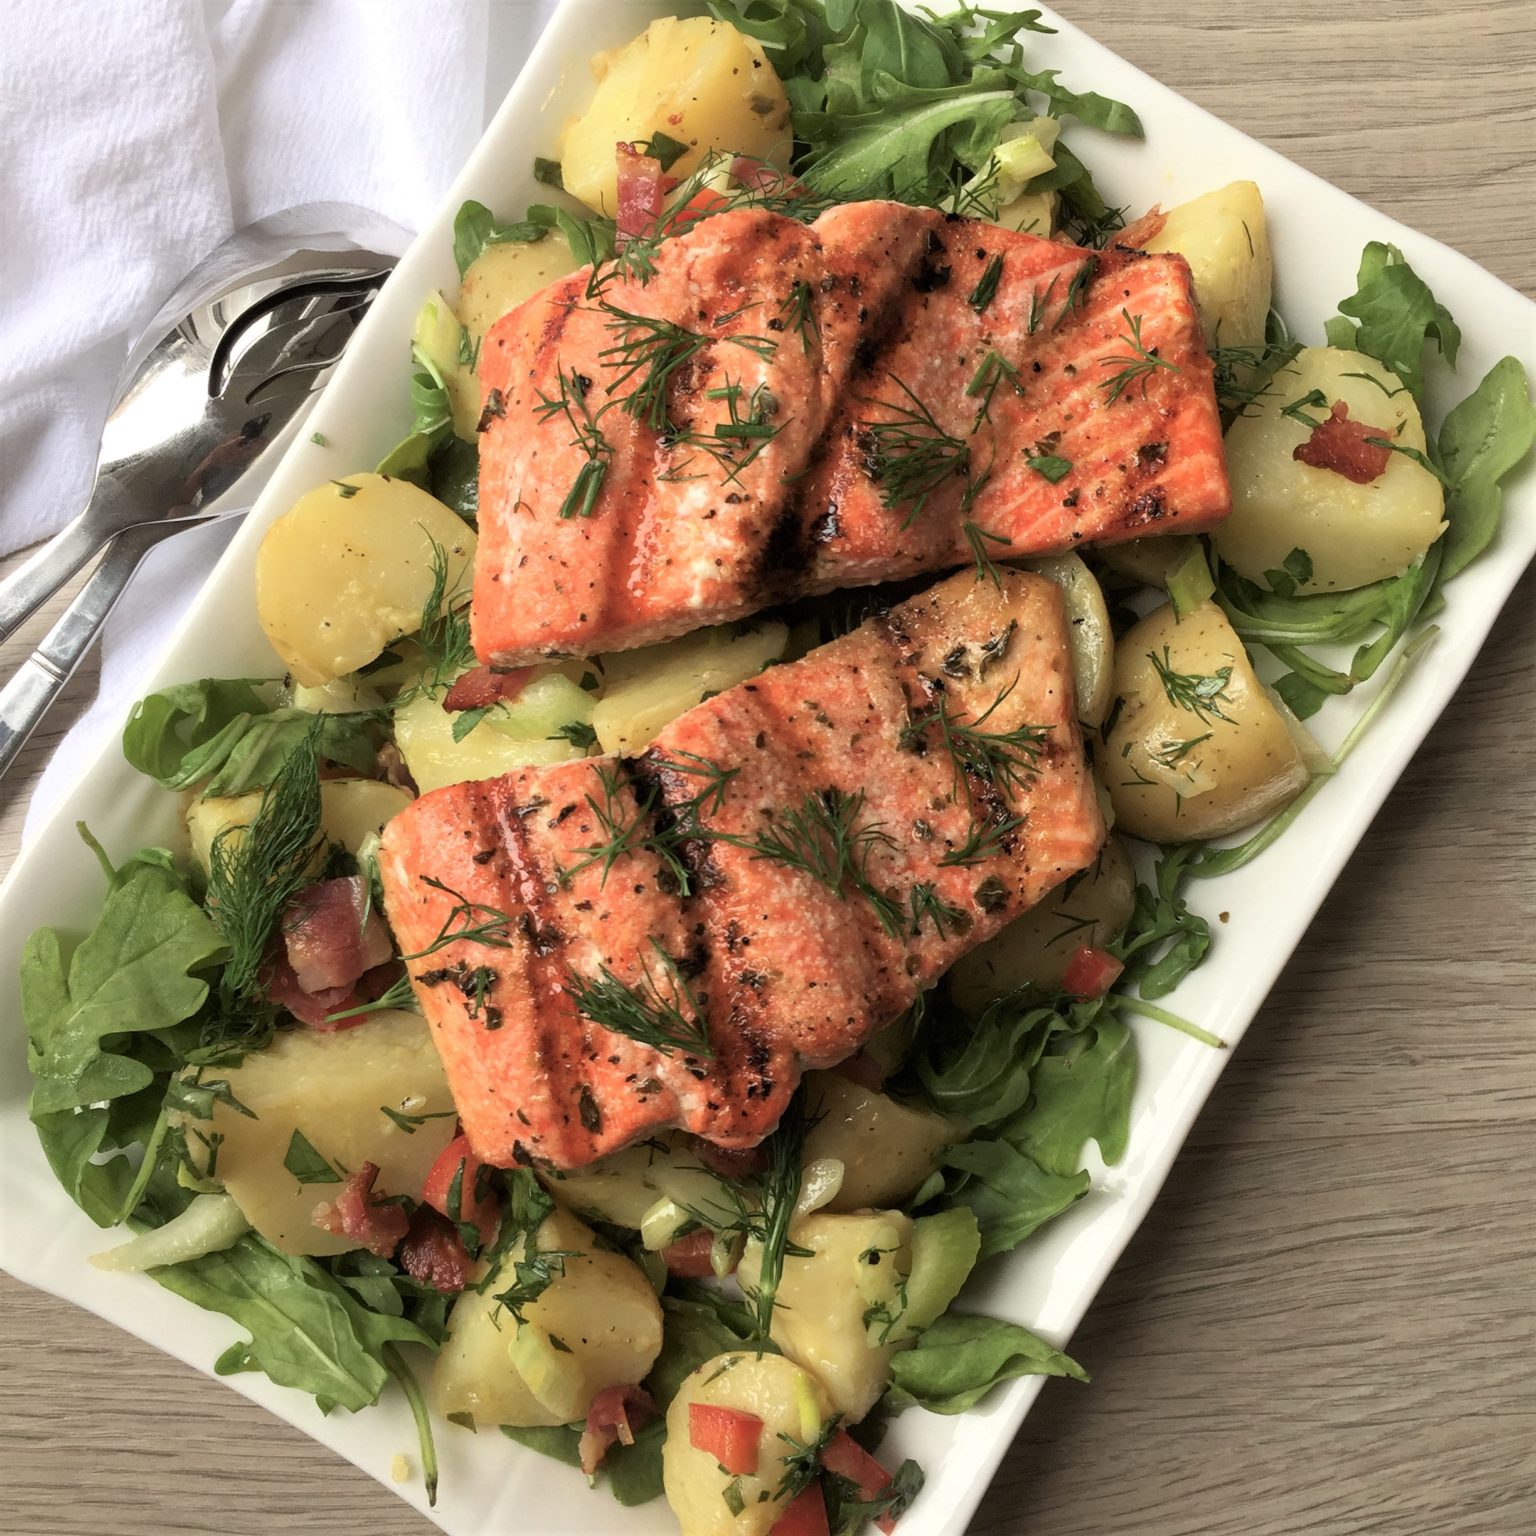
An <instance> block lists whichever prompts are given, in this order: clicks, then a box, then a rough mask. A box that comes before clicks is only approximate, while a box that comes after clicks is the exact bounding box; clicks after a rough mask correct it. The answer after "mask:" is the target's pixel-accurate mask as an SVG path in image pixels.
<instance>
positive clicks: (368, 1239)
mask: <svg viewBox="0 0 1536 1536" xmlns="http://www.w3.org/2000/svg"><path fill="white" fill-rule="evenodd" d="M378 1176H379V1165H378V1164H377V1163H364V1164H363V1166H362V1167H361V1168H359V1169H358V1170H357V1172H356V1173H354V1174H350V1175H349V1176H348V1177H347V1179H346V1181H345V1182H344V1183H343V1184H342V1186H341V1191H340V1193H339V1194H338V1195H337V1196H336V1199H335V1201H334V1203H333V1202H329V1201H325V1202H322V1203H321V1204H319V1205H317V1206H316V1207H315V1213H314V1217H313V1220H314V1223H315V1225H316V1226H317V1227H319V1228H320V1229H321V1230H322V1231H324V1232H330V1233H332V1234H333V1235H334V1236H336V1237H345V1238H348V1239H350V1240H351V1241H352V1242H354V1243H356V1244H357V1246H358V1247H359V1248H366V1249H367V1250H368V1251H369V1253H372V1254H377V1255H378V1257H379V1258H381V1259H387V1258H388V1257H389V1256H390V1254H392V1253H393V1252H394V1251H395V1248H396V1246H397V1245H398V1244H399V1242H400V1240H401V1238H403V1237H404V1236H405V1233H406V1228H407V1227H408V1226H409V1225H410V1220H409V1218H408V1217H407V1216H406V1214H405V1212H404V1211H403V1210H402V1209H401V1208H400V1207H399V1206H398V1205H385V1204H383V1203H382V1202H379V1201H376V1200H375V1199H374V1198H373V1181H374V1180H375V1179H376V1178H378Z"/></svg>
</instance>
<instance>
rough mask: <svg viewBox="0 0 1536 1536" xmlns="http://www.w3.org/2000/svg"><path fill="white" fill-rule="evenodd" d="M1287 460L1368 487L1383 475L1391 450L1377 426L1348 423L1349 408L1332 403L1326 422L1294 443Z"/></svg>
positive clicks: (1335, 402) (1364, 423) (1389, 460)
mask: <svg viewBox="0 0 1536 1536" xmlns="http://www.w3.org/2000/svg"><path fill="white" fill-rule="evenodd" d="M1291 457H1292V458H1293V459H1299V460H1300V461H1301V462H1302V463H1303V464H1310V465H1311V466H1312V468H1313V469H1331V470H1332V471H1333V472H1334V474H1336V475H1343V476H1344V478H1345V479H1346V480H1352V481H1354V483H1355V484H1356V485H1369V484H1370V483H1371V481H1372V480H1375V479H1377V478H1379V477H1380V476H1381V475H1384V474H1385V473H1386V472H1387V465H1388V464H1390V463H1391V462H1392V450H1391V449H1390V448H1388V447H1387V446H1386V445H1385V440H1384V439H1383V437H1382V429H1381V428H1380V427H1373V426H1371V425H1370V423H1369V422H1364V421H1352V420H1350V415H1349V407H1348V406H1347V405H1346V404H1345V403H1344V402H1343V401H1342V400H1335V401H1334V402H1333V410H1332V411H1331V412H1330V413H1329V416H1328V419H1327V420H1326V421H1320V422H1319V423H1318V424H1317V425H1316V426H1315V427H1313V429H1312V436H1311V437H1309V438H1308V439H1307V440H1306V442H1304V443H1298V444H1297V445H1296V448H1295V450H1294V451H1293V452H1292V454H1291Z"/></svg>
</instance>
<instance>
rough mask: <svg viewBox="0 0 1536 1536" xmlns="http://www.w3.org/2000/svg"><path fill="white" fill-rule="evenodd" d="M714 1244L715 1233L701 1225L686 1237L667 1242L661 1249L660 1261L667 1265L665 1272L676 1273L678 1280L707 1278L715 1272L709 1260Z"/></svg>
mask: <svg viewBox="0 0 1536 1536" xmlns="http://www.w3.org/2000/svg"><path fill="white" fill-rule="evenodd" d="M714 1246H715V1234H714V1233H713V1232H711V1231H710V1230H709V1228H708V1227H701V1228H700V1229H699V1230H698V1231H697V1232H690V1233H689V1234H688V1235H687V1237H680V1238H678V1239H677V1241H676V1242H671V1243H668V1244H667V1246H666V1247H665V1248H663V1249H662V1250H661V1262H662V1263H663V1264H665V1265H666V1266H667V1273H668V1274H669V1275H676V1276H677V1277H678V1279H679V1280H707V1279H709V1278H711V1277H712V1276H713V1275H714V1273H715V1271H714V1266H713V1265H712V1264H711V1263H710V1262H709V1255H710V1252H711V1250H712V1249H713V1248H714Z"/></svg>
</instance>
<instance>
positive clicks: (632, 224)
mask: <svg viewBox="0 0 1536 1536" xmlns="http://www.w3.org/2000/svg"><path fill="white" fill-rule="evenodd" d="M614 148H615V149H616V150H617V152H618V157H619V174H618V193H619V216H618V220H617V223H618V244H619V245H620V246H621V247H622V246H623V245H624V244H625V242H626V241H629V240H633V239H635V238H636V237H637V236H639V235H646V234H649V233H650V231H651V226H652V225H653V224H655V222H656V220H657V218H658V216H659V215H660V213H661V202H662V199H663V198H664V197H665V196H666V194H667V193H668V192H670V191H671V190H672V188H673V187H675V186H676V185H677V182H676V180H675V179H674V178H673V177H671V176H668V175H667V174H666V173H665V172H664V171H663V170H662V168H661V161H660V160H658V159H657V158H656V157H655V156H654V155H642V154H641V153H640V151H639V150H638V149H637V148H636V147H635V146H634V145H633V144H623V143H621V144H617V145H615V146H614Z"/></svg>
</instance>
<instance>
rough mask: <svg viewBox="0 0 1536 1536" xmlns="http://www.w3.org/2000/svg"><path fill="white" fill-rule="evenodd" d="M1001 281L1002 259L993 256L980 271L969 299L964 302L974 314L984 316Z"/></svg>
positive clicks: (998, 256) (999, 256) (995, 295)
mask: <svg viewBox="0 0 1536 1536" xmlns="http://www.w3.org/2000/svg"><path fill="white" fill-rule="evenodd" d="M1002 280H1003V258H1002V256H1001V255H996V256H994V257H993V258H992V259H991V260H990V261H989V262H988V263H987V264H986V266H985V267H984V268H983V269H982V274H981V276H980V277H979V278H978V279H977V280H976V286H975V287H974V288H973V289H971V295H970V297H969V298H968V299H967V300H966V301H965V302H966V303H967V304H969V305H970V306H971V308H972V309H974V310H975V311H976V313H977V314H978V315H979V314H984V313H985V312H986V309H987V307H988V306H989V305H990V304H991V302H992V300H993V299H995V298H996V297H997V290H998V285H999V284H1000V283H1001V282H1002Z"/></svg>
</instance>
